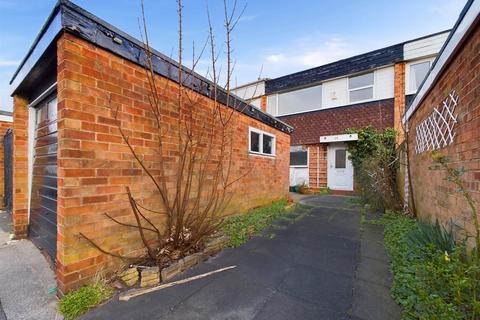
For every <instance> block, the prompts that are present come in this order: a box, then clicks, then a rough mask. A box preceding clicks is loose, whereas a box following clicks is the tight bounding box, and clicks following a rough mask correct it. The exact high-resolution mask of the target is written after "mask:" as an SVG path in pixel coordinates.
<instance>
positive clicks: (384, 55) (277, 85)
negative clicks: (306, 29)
mask: <svg viewBox="0 0 480 320" xmlns="http://www.w3.org/2000/svg"><path fill="white" fill-rule="evenodd" d="M449 31H450V30H445V31H441V32H437V33H433V34H429V35H426V36H423V37H420V38H416V39H412V40H408V41H404V42H401V43H398V44H395V45H392V46H388V47H385V48H381V49H377V50H374V51H370V52H367V53H363V54H360V55H356V56H353V57H350V58H346V59H342V60H338V61H335V62H332V63H328V64H325V65H322V66H319V67H315V68H311V69H307V70H303V71H299V72H295V73H292V74H289V75H285V76H282V77H278V78H275V79H270V80H267V81H266V82H265V93H266V94H269V93H274V92H279V91H284V90H289V89H293V88H297V87H302V86H306V85H309V84H312V83H316V82H320V81H324V80H328V79H332V78H337V77H341V76H345V75H348V74H353V73H358V72H362V71H367V70H371V69H375V68H379V67H382V66H387V65H391V64H394V63H396V62H399V61H403V60H404V57H403V46H404V45H405V44H407V43H410V42H414V41H418V40H421V39H425V38H428V37H433V36H435V35H439V34H442V33H446V32H449Z"/></svg>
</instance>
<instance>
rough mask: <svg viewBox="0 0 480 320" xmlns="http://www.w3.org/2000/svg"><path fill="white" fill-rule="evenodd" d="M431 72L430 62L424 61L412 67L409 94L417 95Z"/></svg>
mask: <svg viewBox="0 0 480 320" xmlns="http://www.w3.org/2000/svg"><path fill="white" fill-rule="evenodd" d="M428 70H430V61H423V62H419V63H415V64H412V65H410V77H409V79H408V83H409V88H408V89H409V92H411V93H415V92H417V90H418V88H419V87H420V85H421V84H422V82H423V79H425V77H426V76H427V73H428Z"/></svg>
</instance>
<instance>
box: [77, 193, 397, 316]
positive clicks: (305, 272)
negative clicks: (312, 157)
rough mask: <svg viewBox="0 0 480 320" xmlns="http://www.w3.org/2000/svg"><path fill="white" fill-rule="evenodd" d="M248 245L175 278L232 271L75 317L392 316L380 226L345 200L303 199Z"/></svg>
mask: <svg viewBox="0 0 480 320" xmlns="http://www.w3.org/2000/svg"><path fill="white" fill-rule="evenodd" d="M301 203H303V204H304V205H301V206H300V207H299V208H298V209H297V210H296V211H295V213H293V214H292V216H291V217H290V218H289V219H283V220H279V221H277V222H276V223H275V225H274V226H272V227H271V228H269V229H268V230H266V231H265V232H264V233H263V235H262V236H259V237H256V238H254V239H252V240H251V241H249V242H248V243H247V244H245V245H243V246H241V247H239V248H236V249H225V250H223V251H222V252H221V253H220V254H218V255H217V256H215V257H213V258H211V259H209V260H208V261H206V262H204V263H202V264H200V265H198V266H197V267H195V268H193V269H191V270H190V271H187V272H186V273H184V274H183V275H181V276H180V277H179V278H186V277H189V276H192V275H197V274H201V273H204V272H208V271H212V270H215V269H219V268H222V267H227V266H232V265H236V266H237V267H236V268H235V269H232V270H229V271H226V272H223V273H220V274H215V275H212V276H210V277H208V278H204V279H200V280H196V281H194V282H190V283H188V284H184V285H178V286H175V287H171V288H168V289H165V290H162V291H159V292H154V293H150V294H146V295H143V296H140V297H136V298H133V299H131V300H130V301H128V302H120V301H118V299H117V298H114V299H112V300H111V301H110V302H109V303H107V304H105V305H103V306H101V307H99V308H97V309H95V310H93V311H91V312H90V313H89V314H87V315H86V316H84V317H83V318H82V319H84V320H85V319H116V320H121V319H129V320H130V319H172V320H173V319H182V320H184V319H255V320H266V319H269V320H282V319H303V320H308V319H316V320H318V319H325V320H328V319H332V320H333V319H335V320H337V319H338V320H341V319H354V320H376V319H378V320H380V319H381V320H384V319H390V320H395V319H399V318H400V316H399V309H398V307H397V306H396V305H395V303H394V302H393V301H392V299H391V298H390V293H389V284H390V276H389V273H388V264H387V258H386V255H385V251H384V250H383V247H382V246H381V242H380V241H381V240H382V239H381V235H382V230H378V229H377V228H371V226H365V231H364V232H362V228H361V224H360V208H359V207H358V206H357V205H355V204H354V203H352V202H351V201H349V198H347V197H335V196H322V197H307V198H303V199H302V200H301Z"/></svg>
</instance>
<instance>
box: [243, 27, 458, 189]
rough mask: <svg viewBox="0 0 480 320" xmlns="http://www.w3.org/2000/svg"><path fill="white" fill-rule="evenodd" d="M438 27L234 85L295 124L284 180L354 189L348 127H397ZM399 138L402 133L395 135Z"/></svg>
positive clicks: (437, 41) (439, 36)
mask: <svg viewBox="0 0 480 320" xmlns="http://www.w3.org/2000/svg"><path fill="white" fill-rule="evenodd" d="M448 34H449V31H443V32H439V33H435V34H431V35H427V36H425V37H422V38H418V39H414V40H409V41H406V42H402V43H399V44H396V45H393V46H389V47H386V48H382V49H378V50H375V51H371V52H368V53H365V54H361V55H358V56H354V57H351V58H347V59H344V60H340V61H336V62H333V63H329V64H326V65H322V66H319V67H316V68H312V69H308V70H304V71H300V72H297V73H293V74H289V75H285V76H282V77H279V78H275V79H264V80H260V81H256V82H253V83H249V84H246V85H243V86H240V87H237V88H236V89H235V92H236V94H237V95H238V96H240V97H242V98H244V99H246V100H248V101H249V102H250V103H251V104H253V105H255V106H257V107H258V108H260V109H262V110H264V111H266V112H268V113H269V114H272V115H274V116H276V117H278V119H280V120H282V121H284V122H285V123H287V124H289V125H291V126H293V127H294V129H295V131H294V132H293V134H292V136H291V152H290V185H291V186H295V185H301V184H304V185H306V186H308V187H309V188H312V189H321V188H326V187H328V188H330V189H331V190H333V191H334V192H336V193H350V192H352V191H353V190H354V181H353V180H354V179H353V176H354V175H353V167H352V164H351V161H350V160H349V159H348V152H347V148H346V143H347V142H349V141H355V140H356V139H357V136H356V135H355V134H345V130H346V129H348V128H360V127H365V126H367V125H372V126H374V127H375V128H377V129H379V130H382V129H384V128H387V127H394V128H396V129H398V130H399V132H401V131H402V127H401V121H400V118H401V116H402V114H403V112H404V110H405V105H408V103H409V102H410V101H411V100H412V98H413V96H414V94H415V93H416V91H417V89H418V88H419V86H420V84H421V83H422V81H423V80H424V78H425V76H426V74H427V73H428V71H429V69H430V66H431V65H432V62H433V61H434V59H435V57H436V55H437V54H438V52H439V50H440V49H441V47H442V45H443V44H444V42H445V39H446V38H447V37H448ZM399 139H402V137H401V136H400V137H399Z"/></svg>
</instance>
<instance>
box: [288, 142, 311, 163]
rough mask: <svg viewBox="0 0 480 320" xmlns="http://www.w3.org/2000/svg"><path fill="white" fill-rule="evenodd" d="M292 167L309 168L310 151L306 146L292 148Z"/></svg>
mask: <svg viewBox="0 0 480 320" xmlns="http://www.w3.org/2000/svg"><path fill="white" fill-rule="evenodd" d="M290 166H291V167H306V166H308V150H307V148H306V147H305V146H291V147H290Z"/></svg>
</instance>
